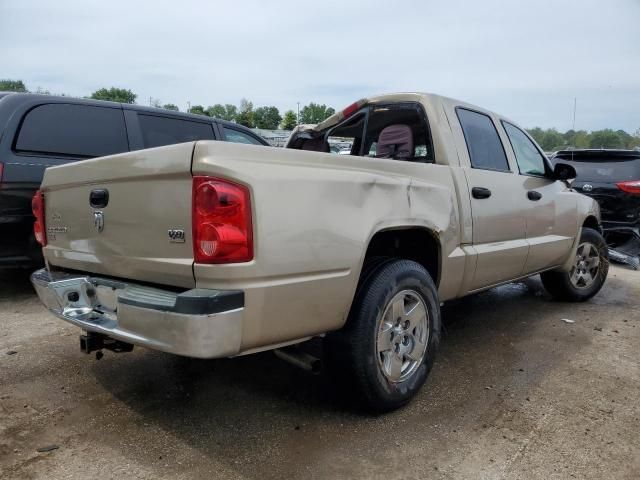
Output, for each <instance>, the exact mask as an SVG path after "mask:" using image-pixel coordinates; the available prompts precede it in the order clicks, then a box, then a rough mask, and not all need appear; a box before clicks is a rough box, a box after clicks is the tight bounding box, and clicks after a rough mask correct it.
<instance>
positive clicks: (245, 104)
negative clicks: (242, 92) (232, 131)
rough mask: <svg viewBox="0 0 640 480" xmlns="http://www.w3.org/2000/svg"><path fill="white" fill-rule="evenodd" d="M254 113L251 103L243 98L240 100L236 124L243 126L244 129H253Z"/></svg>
mask: <svg viewBox="0 0 640 480" xmlns="http://www.w3.org/2000/svg"><path fill="white" fill-rule="evenodd" d="M253 117H254V111H253V103H252V102H250V101H249V100H247V99H246V98H243V99H242V100H240V111H239V112H238V115H237V116H236V122H237V123H239V124H240V125H244V126H245V127H249V128H253V127H254V119H253Z"/></svg>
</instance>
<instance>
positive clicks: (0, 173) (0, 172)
mask: <svg viewBox="0 0 640 480" xmlns="http://www.w3.org/2000/svg"><path fill="white" fill-rule="evenodd" d="M3 173H4V163H2V162H0V184H2V174H3Z"/></svg>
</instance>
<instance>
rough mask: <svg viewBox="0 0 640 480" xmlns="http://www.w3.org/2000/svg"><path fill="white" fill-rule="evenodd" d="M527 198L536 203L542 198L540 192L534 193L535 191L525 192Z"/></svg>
mask: <svg viewBox="0 0 640 480" xmlns="http://www.w3.org/2000/svg"><path fill="white" fill-rule="evenodd" d="M527 197H528V198H529V200H533V201H534V202H535V201H538V200H540V199H541V198H542V194H541V193H540V192H536V191H535V190H529V191H528V192H527Z"/></svg>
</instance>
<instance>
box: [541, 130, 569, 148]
mask: <svg viewBox="0 0 640 480" xmlns="http://www.w3.org/2000/svg"><path fill="white" fill-rule="evenodd" d="M539 143H540V146H541V147H542V149H543V150H544V151H545V152H552V151H554V150H559V149H561V148H563V147H564V146H565V145H566V144H565V140H564V138H563V136H562V135H560V133H559V132H558V131H557V130H556V129H555V128H550V129H548V130H546V131H545V132H544V135H542V142H539Z"/></svg>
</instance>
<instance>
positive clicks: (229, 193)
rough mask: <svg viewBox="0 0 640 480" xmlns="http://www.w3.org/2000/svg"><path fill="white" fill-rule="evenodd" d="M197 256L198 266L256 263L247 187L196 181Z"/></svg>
mask: <svg viewBox="0 0 640 480" xmlns="http://www.w3.org/2000/svg"><path fill="white" fill-rule="evenodd" d="M192 210H193V212H192V222H193V256H194V259H195V261H196V263H237V262H249V261H251V260H253V227H252V224H251V196H250V193H249V189H248V188H247V187H245V186H244V185H239V184H237V183H233V182H230V181H228V180H222V179H220V178H214V177H193V206H192Z"/></svg>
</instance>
